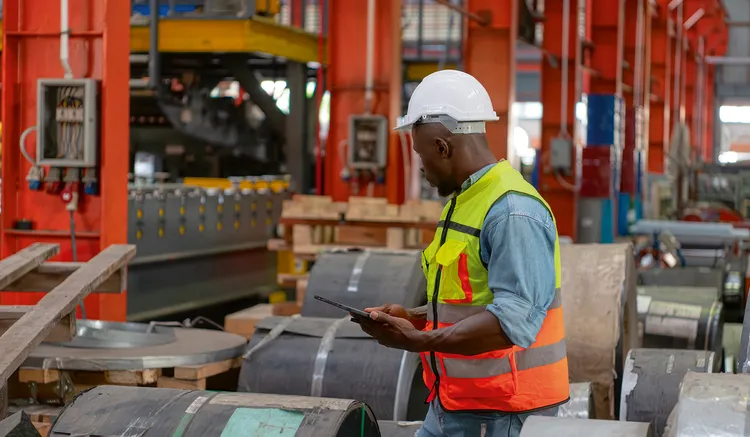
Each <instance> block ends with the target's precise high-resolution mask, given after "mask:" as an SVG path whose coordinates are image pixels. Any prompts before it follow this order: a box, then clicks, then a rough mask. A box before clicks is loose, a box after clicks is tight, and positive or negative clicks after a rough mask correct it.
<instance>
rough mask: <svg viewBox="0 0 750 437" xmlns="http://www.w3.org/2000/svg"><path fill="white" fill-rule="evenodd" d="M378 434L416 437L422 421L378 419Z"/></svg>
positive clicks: (388, 436) (385, 436) (395, 436)
mask: <svg viewBox="0 0 750 437" xmlns="http://www.w3.org/2000/svg"><path fill="white" fill-rule="evenodd" d="M378 427H380V434H381V435H383V436H384V437H417V433H418V432H419V430H420V429H421V428H422V422H395V421H392V420H378Z"/></svg>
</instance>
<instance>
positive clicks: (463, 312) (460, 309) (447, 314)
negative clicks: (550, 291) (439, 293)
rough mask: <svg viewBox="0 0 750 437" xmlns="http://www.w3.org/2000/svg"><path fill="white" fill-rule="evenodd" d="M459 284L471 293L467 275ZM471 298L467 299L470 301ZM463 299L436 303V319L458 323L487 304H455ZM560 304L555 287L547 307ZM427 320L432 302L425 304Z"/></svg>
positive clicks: (430, 314) (431, 310)
mask: <svg viewBox="0 0 750 437" xmlns="http://www.w3.org/2000/svg"><path fill="white" fill-rule="evenodd" d="M460 272H461V267H460V264H459V275H460ZM461 284H462V285H463V286H464V292H465V293H467V291H466V290H467V289H468V290H469V292H468V293H471V291H470V290H471V285H470V284H469V280H468V276H467V278H466V282H465V283H464V280H463V279H461ZM468 293H467V296H471V294H468ZM470 301H471V300H469V302H470ZM462 302H463V299H462V300H461V301H457V300H446V301H445V303H442V302H441V303H438V305H437V307H438V309H437V314H438V321H439V322H440V323H447V324H449V325H452V324H454V323H458V322H460V321H461V320H463V319H465V318H467V317H471V316H473V315H474V314H479V313H481V312H482V311H484V310H485V309H486V308H487V306H486V305H457V304H458V303H462ZM561 306H562V293H561V291H560V288H556V289H555V297H554V298H553V299H552V303H551V304H550V306H549V307H547V309H548V310H554V309H558V308H560V307H561ZM427 320H429V321H433V320H435V313H434V312H433V309H432V303H429V304H427Z"/></svg>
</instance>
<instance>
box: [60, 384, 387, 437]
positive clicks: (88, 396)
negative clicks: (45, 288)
mask: <svg viewBox="0 0 750 437" xmlns="http://www.w3.org/2000/svg"><path fill="white" fill-rule="evenodd" d="M269 428H271V429H274V430H277V432H280V434H277V435H294V436H295V437H303V436H304V437H350V436H355V435H356V436H360V435H365V436H367V437H378V436H380V433H379V432H378V427H377V422H376V421H375V417H374V416H373V414H372V411H371V410H370V409H369V408H368V407H367V406H366V405H364V404H362V403H361V402H358V401H353V400H343V399H320V398H306V397H294V396H276V395H259V394H249V393H216V392H207V391H187V390H173V389H166V388H145V387H113V386H100V387H96V388H94V389H91V390H89V391H87V392H85V393H83V394H81V395H80V396H79V397H77V398H76V399H75V400H74V401H73V402H72V403H71V404H70V405H68V406H67V407H65V409H64V410H63V411H62V412H61V413H60V415H59V416H58V418H57V421H56V422H55V424H54V425H53V426H52V429H51V430H50V433H49V437H63V436H65V437H69V436H73V435H80V436H84V435H85V436H136V435H137V436H139V437H164V436H181V437H221V436H227V435H251V436H252V435H268V434H267V432H268V429H269ZM264 430H265V431H264Z"/></svg>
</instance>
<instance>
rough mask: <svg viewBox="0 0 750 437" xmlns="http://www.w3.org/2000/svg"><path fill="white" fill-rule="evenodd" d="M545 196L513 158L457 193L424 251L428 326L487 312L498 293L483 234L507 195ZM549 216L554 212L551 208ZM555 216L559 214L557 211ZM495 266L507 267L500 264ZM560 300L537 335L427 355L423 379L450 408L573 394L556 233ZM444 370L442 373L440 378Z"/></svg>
mask: <svg viewBox="0 0 750 437" xmlns="http://www.w3.org/2000/svg"><path fill="white" fill-rule="evenodd" d="M511 192H513V193H517V194H522V195H526V196H530V197H533V198H535V199H538V200H539V201H540V202H542V203H543V204H544V206H545V207H546V208H547V209H548V210H550V207H549V205H547V203H546V202H545V201H544V200H543V199H542V198H541V196H540V195H539V193H538V192H537V191H536V190H535V189H534V187H532V186H531V185H530V184H529V183H527V182H526V181H525V180H524V179H523V176H521V174H520V173H518V172H517V171H516V170H514V169H513V168H512V167H511V166H510V164H509V163H508V162H507V161H501V162H499V163H498V164H496V165H495V166H493V167H492V169H491V170H489V171H488V172H487V173H486V174H485V175H484V176H482V178H480V179H479V180H478V181H477V182H475V183H474V184H473V185H471V186H470V187H469V188H468V189H466V190H464V191H462V192H461V193H460V194H459V195H458V196H454V197H453V198H452V199H451V201H450V202H449V203H448V204H447V205H446V206H445V208H444V209H443V213H442V215H441V217H440V222H439V223H438V228H437V232H436V233H435V238H434V240H433V241H432V243H431V244H430V245H429V246H428V247H427V249H425V251H424V252H423V254H422V255H423V256H422V269H423V270H424V272H425V276H426V277H427V300H428V305H427V316H428V317H427V320H428V322H427V326H426V327H425V328H424V329H425V330H426V331H427V330H432V329H438V328H445V327H447V326H450V325H452V324H454V323H456V322H458V321H460V320H462V319H465V318H467V317H469V316H472V315H474V314H477V313H480V312H482V311H486V307H487V305H488V304H491V303H492V300H493V297H494V296H493V293H492V291H491V290H490V289H489V287H488V286H487V267H486V266H485V265H484V263H483V262H482V259H481V255H480V245H479V233H480V230H481V228H482V225H483V222H484V219H485V217H486V216H487V213H488V212H489V210H490V208H491V207H492V205H493V204H495V202H497V201H498V199H500V198H502V197H503V196H505V195H506V194H508V193H511ZM550 214H552V211H551V210H550ZM553 220H554V216H553ZM496 268H502V266H497V267H496ZM555 286H556V289H555V298H554V301H553V302H552V304H551V305H550V306H549V308H547V316H546V317H545V319H544V322H543V323H542V328H541V330H540V331H539V334H538V335H537V337H536V341H535V342H534V343H533V344H532V345H531V346H530V347H529V348H528V349H524V348H522V347H518V346H512V347H510V348H507V349H498V350H494V351H490V352H486V353H483V354H479V355H472V356H467V355H459V354H448V353H441V352H426V353H422V354H421V358H422V365H423V368H424V372H423V378H424V382H425V384H427V387H428V388H430V389H431V392H430V397H429V398H428V401H431V400H432V399H434V397H435V396H436V395H437V396H438V399H439V400H440V403H441V405H442V407H443V408H444V409H445V410H448V411H477V412H508V413H520V412H530V411H535V410H539V409H544V408H548V407H553V406H556V405H559V404H563V403H565V402H567V400H568V399H569V383H568V360H567V355H566V352H565V332H564V328H563V313H562V306H561V298H560V244H559V242H558V240H557V237H555ZM436 375H437V376H436Z"/></svg>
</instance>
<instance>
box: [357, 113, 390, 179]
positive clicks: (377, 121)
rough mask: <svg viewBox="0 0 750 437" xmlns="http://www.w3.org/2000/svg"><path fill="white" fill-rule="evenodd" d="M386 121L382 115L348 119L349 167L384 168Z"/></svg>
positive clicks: (359, 116)
mask: <svg viewBox="0 0 750 437" xmlns="http://www.w3.org/2000/svg"><path fill="white" fill-rule="evenodd" d="M387 152H388V119H386V118H385V117H383V116H382V115H352V116H351V117H350V118H349V166H350V167H352V168H360V169H378V168H384V167H385V164H386V159H387V157H388V155H387Z"/></svg>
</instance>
